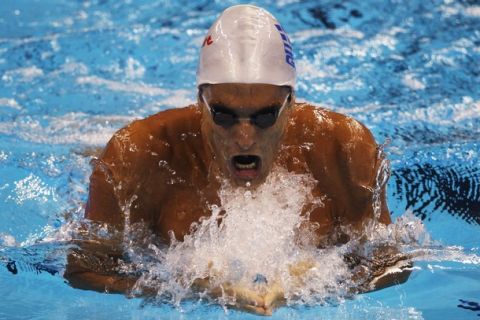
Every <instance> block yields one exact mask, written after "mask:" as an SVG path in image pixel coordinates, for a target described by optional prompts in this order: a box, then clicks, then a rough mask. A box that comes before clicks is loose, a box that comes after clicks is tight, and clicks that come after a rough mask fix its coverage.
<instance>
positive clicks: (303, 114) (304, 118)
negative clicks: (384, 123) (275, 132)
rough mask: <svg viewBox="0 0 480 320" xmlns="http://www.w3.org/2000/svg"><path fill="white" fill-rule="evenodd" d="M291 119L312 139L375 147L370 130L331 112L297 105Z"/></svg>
mask: <svg viewBox="0 0 480 320" xmlns="http://www.w3.org/2000/svg"><path fill="white" fill-rule="evenodd" d="M292 119H293V121H294V122H295V124H296V126H300V127H302V129H303V131H304V132H305V133H307V134H308V135H311V136H312V137H314V136H317V135H322V136H327V137H328V138H329V139H332V141H335V142H337V143H340V144H342V145H346V144H352V143H366V144H371V145H372V146H376V142H375V139H374V137H373V135H372V133H371V132H370V130H369V129H368V128H367V127H366V126H365V125H363V124H362V123H361V122H359V121H358V120H356V119H354V118H352V117H350V116H347V115H345V114H342V113H338V112H335V111H333V110H330V109H327V108H323V107H318V106H314V105H311V104H308V103H297V104H296V106H295V109H294V111H293V115H292Z"/></svg>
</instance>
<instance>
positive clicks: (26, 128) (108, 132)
mask: <svg viewBox="0 0 480 320" xmlns="http://www.w3.org/2000/svg"><path fill="white" fill-rule="evenodd" d="M42 120H44V121H45V123H47V125H42V123H41V122H40V121H38V120H36V119H32V118H31V117H28V116H25V117H17V118H16V120H15V121H14V122H12V121H5V122H0V133H3V134H8V135H11V134H12V133H15V135H16V136H17V137H19V138H21V139H23V140H26V141H32V142H37V143H46V144H83V145H93V146H103V145H105V143H106V142H107V141H108V140H109V139H110V137H111V136H112V134H113V133H114V132H115V131H116V130H117V128H118V127H121V126H123V125H126V124H127V123H129V122H131V121H132V120H134V117H132V116H114V115H111V116H100V115H97V116H92V115H87V114H84V113H81V112H72V113H68V114H65V115H63V116H55V117H50V116H45V117H43V118H42Z"/></svg>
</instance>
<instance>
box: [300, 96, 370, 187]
mask: <svg viewBox="0 0 480 320" xmlns="http://www.w3.org/2000/svg"><path fill="white" fill-rule="evenodd" d="M292 119H293V123H295V127H296V130H294V131H295V132H297V133H298V135H299V136H301V138H300V139H302V140H303V141H307V142H310V143H312V144H313V145H314V146H315V147H314V148H312V150H313V151H312V153H313V154H312V156H313V157H312V158H311V159H312V160H311V162H312V166H315V164H314V163H313V162H317V160H314V159H322V163H326V164H328V167H330V168H333V167H336V168H337V169H335V170H338V171H339V172H342V176H344V177H345V179H347V180H348V182H349V183H353V184H354V185H361V186H371V185H372V184H373V183H374V179H375V177H376V170H377V166H378V163H377V162H378V145H377V143H376V141H375V138H374V137H373V135H372V133H371V132H370V130H369V129H368V128H367V127H366V126H365V125H363V124H362V123H360V122H359V121H357V120H355V119H354V118H352V117H349V116H347V115H344V114H341V113H338V112H334V111H332V110H329V109H326V108H321V107H316V106H313V105H310V104H306V103H304V104H297V105H296V108H295V110H294V112H293V115H292Z"/></svg>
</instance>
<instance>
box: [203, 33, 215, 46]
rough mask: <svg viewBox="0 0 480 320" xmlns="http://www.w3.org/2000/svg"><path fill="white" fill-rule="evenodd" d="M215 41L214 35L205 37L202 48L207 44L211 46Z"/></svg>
mask: <svg viewBox="0 0 480 320" xmlns="http://www.w3.org/2000/svg"><path fill="white" fill-rule="evenodd" d="M212 43H213V40H212V36H208V37H205V40H203V44H202V48H203V47H205V45H207V46H209V45H211V44H212Z"/></svg>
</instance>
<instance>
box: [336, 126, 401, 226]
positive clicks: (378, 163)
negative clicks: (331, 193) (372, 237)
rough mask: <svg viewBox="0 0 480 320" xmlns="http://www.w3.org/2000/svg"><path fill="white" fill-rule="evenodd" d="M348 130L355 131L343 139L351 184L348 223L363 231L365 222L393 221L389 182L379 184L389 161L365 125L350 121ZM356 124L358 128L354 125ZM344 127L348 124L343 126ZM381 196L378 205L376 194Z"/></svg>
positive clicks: (346, 172)
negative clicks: (388, 200)
mask: <svg viewBox="0 0 480 320" xmlns="http://www.w3.org/2000/svg"><path fill="white" fill-rule="evenodd" d="M347 123H350V125H349V126H347V127H349V128H350V127H352V126H353V127H355V128H356V129H355V130H353V132H352V129H345V130H344V131H345V132H349V134H344V135H343V136H342V137H343V141H342V139H341V144H342V149H343V150H344V154H343V156H342V161H341V162H343V163H344V168H345V170H344V171H345V172H344V174H345V175H346V176H345V181H347V184H348V185H349V194H350V202H351V203H350V208H349V210H348V213H347V216H346V217H345V218H346V223H347V224H351V225H352V226H353V227H354V228H356V229H357V231H363V227H364V226H365V223H366V222H368V221H369V220H371V219H375V216H374V215H375V214H378V216H377V217H376V219H378V220H377V221H378V222H380V223H383V224H390V223H391V222H392V220H391V217H390V212H389V210H388V206H387V199H386V181H387V179H388V176H386V177H384V178H385V179H384V181H385V183H383V184H381V183H380V184H379V183H377V179H379V177H381V175H382V174H383V175H385V174H388V171H386V172H381V171H382V170H384V167H385V165H388V163H385V161H387V160H386V159H385V157H384V155H383V153H382V152H381V148H380V147H379V146H378V145H377V143H376V141H375V138H374V137H373V135H372V133H371V132H370V130H368V129H367V128H366V127H365V126H363V125H362V124H360V123H359V122H357V121H356V120H353V119H351V120H350V121H349V122H347ZM352 123H356V125H352ZM344 125H345V124H344ZM379 186H380V188H381V189H380V190H377V189H378V187H379ZM377 192H378V193H379V197H378V200H379V202H378V203H377V204H375V203H374V202H375V200H376V199H375V194H376V193H377ZM376 205H378V212H377V213H375V212H374V207H375V206H376Z"/></svg>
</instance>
